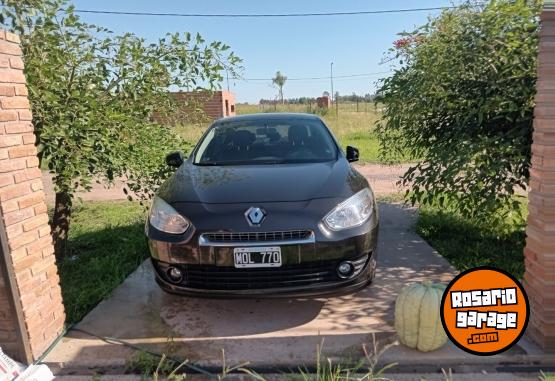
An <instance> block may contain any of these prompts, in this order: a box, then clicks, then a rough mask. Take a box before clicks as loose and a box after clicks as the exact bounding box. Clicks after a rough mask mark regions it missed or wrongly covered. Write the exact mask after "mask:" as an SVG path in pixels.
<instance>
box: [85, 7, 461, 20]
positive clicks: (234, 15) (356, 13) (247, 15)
mask: <svg viewBox="0 0 555 381" xmlns="http://www.w3.org/2000/svg"><path fill="white" fill-rule="evenodd" d="M454 8H458V7H457V6H446V7H430V8H405V9H383V10H375V11H352V12H321V13H319V12H316V13H227V14H226V13H160V12H130V11H105V10H93V9H75V11H74V12H76V13H95V14H103V15H125V16H161V17H220V18H222V17H225V18H262V17H319V16H360V15H377V14H384V13H407V12H425V11H439V10H443V9H454Z"/></svg>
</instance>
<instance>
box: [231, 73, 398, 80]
mask: <svg viewBox="0 0 555 381" xmlns="http://www.w3.org/2000/svg"><path fill="white" fill-rule="evenodd" d="M389 73H392V71H377V72H374V73H362V74H349V75H334V76H333V78H334V79H336V78H355V77H370V76H374V75H380V74H389ZM231 79H235V80H244V81H271V80H272V78H241V77H234V78H231ZM320 79H326V80H329V79H330V76H329V75H328V76H327V77H297V78H287V80H288V81H307V80H309V81H310V80H320Z"/></svg>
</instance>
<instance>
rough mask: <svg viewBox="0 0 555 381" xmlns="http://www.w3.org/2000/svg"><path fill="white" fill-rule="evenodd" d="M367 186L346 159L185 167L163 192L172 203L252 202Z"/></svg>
mask: <svg viewBox="0 0 555 381" xmlns="http://www.w3.org/2000/svg"><path fill="white" fill-rule="evenodd" d="M366 186H368V183H367V182H366V179H365V178H364V177H363V176H362V175H360V174H359V173H358V172H357V171H355V170H354V169H353V168H352V167H351V165H350V164H349V163H348V162H347V160H346V159H344V158H340V159H338V160H337V161H335V162H327V163H307V164H279V165H275V164H274V165H243V166H198V165H194V164H192V163H191V162H190V161H187V162H185V163H184V164H183V165H182V166H181V167H179V168H178V169H177V171H176V172H175V173H174V174H173V176H172V177H171V178H170V179H168V181H166V182H165V183H164V184H163V185H162V186H161V187H160V189H159V191H158V195H159V196H160V197H162V198H163V199H165V200H166V201H167V202H169V203H176V202H201V203H209V204H212V203H214V204H217V203H242V202H245V203H247V202H248V203H253V202H288V201H305V200H312V199H316V198H328V197H330V198H331V197H333V198H337V197H344V198H346V197H349V196H350V195H352V194H353V193H356V192H357V191H359V190H360V189H362V188H364V187H366Z"/></svg>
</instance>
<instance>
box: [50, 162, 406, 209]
mask: <svg viewBox="0 0 555 381" xmlns="http://www.w3.org/2000/svg"><path fill="white" fill-rule="evenodd" d="M408 167H409V165H408V164H402V165H392V166H389V165H380V164H365V165H357V166H356V168H357V169H358V171H359V172H360V173H362V174H363V175H364V176H366V178H367V179H368V182H369V183H370V185H371V186H372V189H373V190H374V193H375V194H376V196H385V195H388V194H392V193H398V192H399V191H401V190H402V188H399V187H398V186H397V180H398V179H399V176H401V175H402V174H403V173H404V172H405V171H406V170H407V168H408ZM42 179H43V182H44V191H45V193H46V201H47V203H48V204H49V205H52V204H53V203H54V187H53V185H52V175H50V174H49V173H48V172H46V171H44V172H43V173H42ZM123 188H124V182H123V181H121V180H118V181H116V182H115V183H114V185H113V186H111V187H107V186H106V185H105V184H97V183H95V184H93V189H92V191H90V192H84V191H83V192H77V197H79V198H81V199H82V200H84V201H110V200H125V199H126V198H127V196H126V195H125V194H124V193H123Z"/></svg>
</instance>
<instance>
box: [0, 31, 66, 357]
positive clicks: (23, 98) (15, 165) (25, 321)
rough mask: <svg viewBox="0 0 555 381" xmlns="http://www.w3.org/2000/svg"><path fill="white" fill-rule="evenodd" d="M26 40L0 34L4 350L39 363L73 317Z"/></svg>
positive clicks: (0, 322) (0, 334) (0, 339)
mask: <svg viewBox="0 0 555 381" xmlns="http://www.w3.org/2000/svg"><path fill="white" fill-rule="evenodd" d="M31 119H32V118H31V112H30V110H29V101H28V99H27V87H26V84H25V76H24V74H23V61H22V58H21V48H20V46H19V38H18V36H16V35H14V34H11V33H7V32H4V31H2V30H0V211H1V216H2V218H1V219H0V240H1V242H2V250H1V251H0V256H1V258H0V346H2V347H3V348H5V349H6V352H8V353H9V354H10V355H12V356H14V357H17V358H18V359H19V360H21V361H25V362H30V361H32V360H35V359H37V358H38V357H39V356H40V355H41V354H42V353H43V352H44V351H45V350H46V349H47V348H48V347H49V345H50V344H51V343H52V342H53V341H54V340H55V339H56V338H57V337H58V335H59V334H60V333H61V332H62V329H63V325H64V320H65V315H64V309H63V304H62V296H61V290H60V286H59V278H58V273H57V268H56V262H55V257H54V249H53V244H52V238H51V234H50V226H49V224H48V215H47V211H46V203H45V195H44V192H43V190H42V189H43V184H42V179H41V171H40V169H39V168H38V165H39V162H38V158H37V150H36V147H35V141H36V137H35V134H34V132H33V125H32V124H31Z"/></svg>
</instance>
